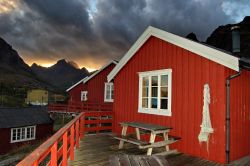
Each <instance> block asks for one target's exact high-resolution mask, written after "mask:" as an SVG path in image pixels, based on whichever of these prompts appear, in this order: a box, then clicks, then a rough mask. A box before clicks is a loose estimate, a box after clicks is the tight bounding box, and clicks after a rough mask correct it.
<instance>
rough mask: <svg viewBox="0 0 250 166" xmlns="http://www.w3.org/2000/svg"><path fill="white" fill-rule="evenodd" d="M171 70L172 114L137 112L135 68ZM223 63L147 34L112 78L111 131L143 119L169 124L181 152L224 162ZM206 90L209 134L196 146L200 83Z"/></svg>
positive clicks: (200, 104)
mask: <svg viewBox="0 0 250 166" xmlns="http://www.w3.org/2000/svg"><path fill="white" fill-rule="evenodd" d="M168 68H171V69H172V116H171V117H168V116H158V115H151V114H144V113H138V93H139V92H138V87H139V85H138V84H139V76H138V72H143V71H152V70H160V69H168ZM225 80H226V74H225V67H224V66H222V65H220V64H217V63H215V62H212V61H210V60H207V59H205V58H202V57H201V56H198V55H196V54H194V53H192V52H189V51H187V50H184V49H182V48H180V47H177V46H175V45H172V44H170V43H167V42H165V41H162V40H160V39H157V38H155V37H150V38H149V39H148V41H147V42H146V43H145V44H144V45H143V46H142V47H141V48H140V49H139V50H138V51H137V53H136V54H135V55H134V57H133V58H132V59H130V60H129V62H128V63H127V64H126V65H125V66H124V67H123V68H122V69H121V71H120V72H119V73H118V75H117V76H116V77H115V79H114V84H115V86H114V88H115V91H114V92H115V98H114V105H113V109H114V112H115V127H114V129H115V132H121V128H120V126H119V122H122V121H144V122H148V123H155V124H161V125H169V126H172V127H173V130H172V133H171V134H172V135H176V136H180V137H181V138H182V139H181V141H179V142H178V143H176V145H174V147H172V148H177V149H178V150H179V151H180V152H184V153H187V154H190V155H195V156H199V157H202V158H206V159H209V160H212V161H217V162H221V163H224V162H225V109H226V106H225V103H226V96H225V94H226V88H225ZM205 83H208V84H209V86H210V93H211V104H210V115H211V122H212V127H213V128H214V133H213V134H211V136H210V140H209V144H208V145H206V144H205V143H202V144H200V143H199V141H198V135H199V132H200V125H201V121H202V107H203V87H204V84H205Z"/></svg>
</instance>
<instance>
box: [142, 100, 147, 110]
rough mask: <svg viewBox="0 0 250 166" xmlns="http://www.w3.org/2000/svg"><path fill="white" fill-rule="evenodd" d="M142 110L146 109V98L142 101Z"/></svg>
mask: <svg viewBox="0 0 250 166" xmlns="http://www.w3.org/2000/svg"><path fill="white" fill-rule="evenodd" d="M142 108H148V98H143V99H142Z"/></svg>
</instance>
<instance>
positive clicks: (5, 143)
mask: <svg viewBox="0 0 250 166" xmlns="http://www.w3.org/2000/svg"><path fill="white" fill-rule="evenodd" d="M52 134H53V124H38V125H36V139H35V140H30V141H24V142H16V143H10V140H11V128H2V129H0V135H1V141H0V154H5V153H7V152H9V151H10V150H12V149H15V148H17V147H20V146H22V145H25V144H27V143H30V144H32V143H35V142H36V141H38V140H41V139H45V138H47V137H48V136H50V135H52Z"/></svg>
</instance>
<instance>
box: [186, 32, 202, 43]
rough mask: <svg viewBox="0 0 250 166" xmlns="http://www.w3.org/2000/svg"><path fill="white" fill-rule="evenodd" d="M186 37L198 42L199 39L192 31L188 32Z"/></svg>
mask: <svg viewBox="0 0 250 166" xmlns="http://www.w3.org/2000/svg"><path fill="white" fill-rule="evenodd" d="M186 38H188V39H191V40H193V41H196V42H199V40H198V39H197V37H196V35H195V34H194V33H193V32H191V33H189V34H188V35H187V36H186Z"/></svg>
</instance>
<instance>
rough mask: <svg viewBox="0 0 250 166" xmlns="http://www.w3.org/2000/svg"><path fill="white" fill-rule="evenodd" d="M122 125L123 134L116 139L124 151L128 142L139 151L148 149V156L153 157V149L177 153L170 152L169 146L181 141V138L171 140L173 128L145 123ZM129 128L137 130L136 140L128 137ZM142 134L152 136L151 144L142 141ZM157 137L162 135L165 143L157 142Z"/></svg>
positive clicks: (125, 123) (124, 123)
mask: <svg viewBox="0 0 250 166" xmlns="http://www.w3.org/2000/svg"><path fill="white" fill-rule="evenodd" d="M120 124H121V126H122V133H121V135H120V136H115V137H114V138H115V139H118V140H120V143H119V149H122V148H123V145H124V142H127V143H131V144H134V145H137V146H138V147H139V149H147V155H152V151H153V148H157V147H164V146H165V149H166V152H167V153H171V152H176V150H172V151H170V150H169V145H170V144H172V143H174V142H177V141H178V140H179V138H176V137H175V138H171V139H170V138H169V135H168V133H169V132H170V130H171V129H172V127H169V126H160V125H156V124H149V123H143V122H122V123H120ZM128 127H131V128H135V134H136V138H133V137H131V135H127V129H128ZM141 132H142V133H145V132H146V133H149V134H150V139H149V142H147V141H144V140H141ZM156 135H162V136H163V141H158V142H155V138H156ZM167 153H165V154H167Z"/></svg>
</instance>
